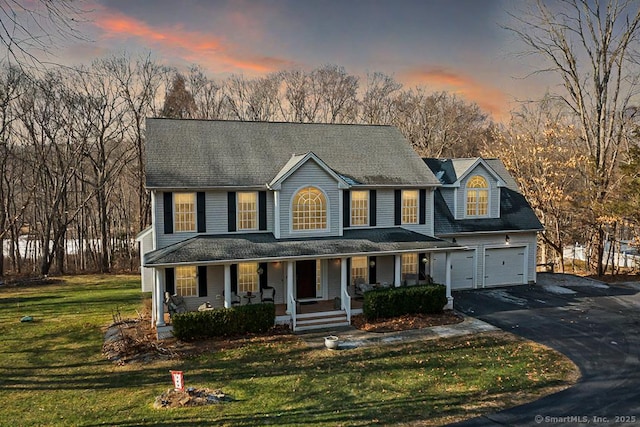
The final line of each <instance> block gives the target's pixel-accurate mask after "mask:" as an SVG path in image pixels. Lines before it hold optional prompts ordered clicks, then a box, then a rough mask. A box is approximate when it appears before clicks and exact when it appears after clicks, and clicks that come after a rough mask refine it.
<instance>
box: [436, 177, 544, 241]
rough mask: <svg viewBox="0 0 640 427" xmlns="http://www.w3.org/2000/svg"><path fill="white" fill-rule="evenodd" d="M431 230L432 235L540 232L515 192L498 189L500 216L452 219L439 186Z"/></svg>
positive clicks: (540, 226)
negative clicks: (432, 228) (432, 230)
mask: <svg viewBox="0 0 640 427" xmlns="http://www.w3.org/2000/svg"><path fill="white" fill-rule="evenodd" d="M434 205H435V206H434V209H435V215H434V225H433V226H434V232H435V235H436V236H446V235H453V234H458V233H472V232H492V231H519V230H521V231H531V230H536V231H542V230H543V229H544V227H543V226H542V223H540V220H539V219H538V217H537V216H536V214H535V212H534V211H533V209H532V208H531V206H530V205H529V203H528V202H527V200H526V199H525V198H524V196H523V195H522V194H520V193H518V192H515V191H513V190H511V189H510V188H502V189H500V218H480V219H458V220H456V219H454V217H453V215H452V213H451V211H450V210H449V207H448V206H447V203H446V202H445V201H444V198H443V197H442V194H441V193H440V189H437V190H436V191H435V194H434Z"/></svg>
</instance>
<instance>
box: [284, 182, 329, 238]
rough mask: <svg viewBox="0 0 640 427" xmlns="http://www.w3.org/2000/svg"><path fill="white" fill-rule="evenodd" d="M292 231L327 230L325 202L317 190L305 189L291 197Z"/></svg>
mask: <svg viewBox="0 0 640 427" xmlns="http://www.w3.org/2000/svg"><path fill="white" fill-rule="evenodd" d="M291 211H292V216H293V229H294V230H324V229H326V228H327V200H326V198H325V196H324V194H323V193H322V191H320V190H319V189H317V188H315V187H305V188H303V189H301V190H300V191H298V192H297V193H296V195H295V196H293V204H292V210H291Z"/></svg>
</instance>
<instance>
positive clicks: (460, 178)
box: [451, 157, 507, 187]
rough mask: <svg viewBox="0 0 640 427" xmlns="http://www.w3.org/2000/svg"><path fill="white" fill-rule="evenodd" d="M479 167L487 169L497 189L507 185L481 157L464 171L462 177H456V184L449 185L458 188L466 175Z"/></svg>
mask: <svg viewBox="0 0 640 427" xmlns="http://www.w3.org/2000/svg"><path fill="white" fill-rule="evenodd" d="M479 165H482V166H484V167H485V169H487V171H488V172H489V174H491V175H492V176H493V178H494V179H495V181H496V182H497V185H498V187H506V186H507V185H506V184H505V182H504V180H503V179H502V178H501V177H500V175H498V173H497V172H496V171H494V170H493V168H492V167H491V166H489V164H488V163H487V162H486V161H485V160H484V159H483V158H482V157H478V158H477V159H476V161H475V162H474V163H473V164H472V165H471V166H469V167H468V168H467V170H465V171H464V172H463V173H462V175H460V176H459V177H457V178H458V179H457V180H456V182H454V183H453V184H451V186H457V187H460V184H461V182H462V180H463V179H465V177H466V176H467V175H469V174H470V173H471V171H473V170H474V169H476V168H477V167H478V166H479Z"/></svg>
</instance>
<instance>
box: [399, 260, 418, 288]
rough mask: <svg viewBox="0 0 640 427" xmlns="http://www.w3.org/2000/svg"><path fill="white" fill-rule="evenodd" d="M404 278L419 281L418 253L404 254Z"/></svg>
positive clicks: (413, 281)
mask: <svg viewBox="0 0 640 427" xmlns="http://www.w3.org/2000/svg"><path fill="white" fill-rule="evenodd" d="M401 273H402V280H403V281H407V283H409V284H415V283H418V254H402V270H401Z"/></svg>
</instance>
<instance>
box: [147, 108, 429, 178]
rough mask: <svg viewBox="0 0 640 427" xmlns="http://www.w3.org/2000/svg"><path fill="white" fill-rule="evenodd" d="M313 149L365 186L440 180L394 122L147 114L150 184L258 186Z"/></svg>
mask: <svg viewBox="0 0 640 427" xmlns="http://www.w3.org/2000/svg"><path fill="white" fill-rule="evenodd" d="M309 151H313V152H314V153H315V154H316V155H317V156H318V157H319V158H320V159H322V161H323V162H325V163H326V164H327V165H328V166H329V167H330V168H331V169H333V170H334V171H335V172H336V173H338V174H340V175H343V176H345V177H346V178H350V179H352V180H353V181H355V182H358V183H360V184H363V185H371V186H375V185H408V186H412V185H413V186H430V185H439V182H438V180H437V179H436V178H435V177H434V176H433V174H432V173H431V171H430V170H429V168H427V167H425V164H424V162H423V161H422V159H420V157H419V156H418V155H417V154H416V153H415V152H414V151H413V149H412V147H411V144H410V143H409V142H408V141H407V140H406V139H405V138H404V137H403V136H402V135H401V134H400V132H399V131H398V130H397V129H395V128H394V127H391V126H367V125H335V124H313V123H270V122H238V121H215V120H176V119H158V118H154V119H147V127H146V156H147V159H146V162H147V164H146V170H147V187H149V188H210V187H223V186H231V187H239V186H263V185H265V184H266V183H268V182H270V181H271V180H272V179H273V178H274V177H275V176H276V175H277V174H278V172H279V171H280V170H281V169H282V168H283V166H284V165H285V164H286V163H287V162H288V161H289V160H290V159H291V156H292V155H293V154H302V153H306V152H309Z"/></svg>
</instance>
